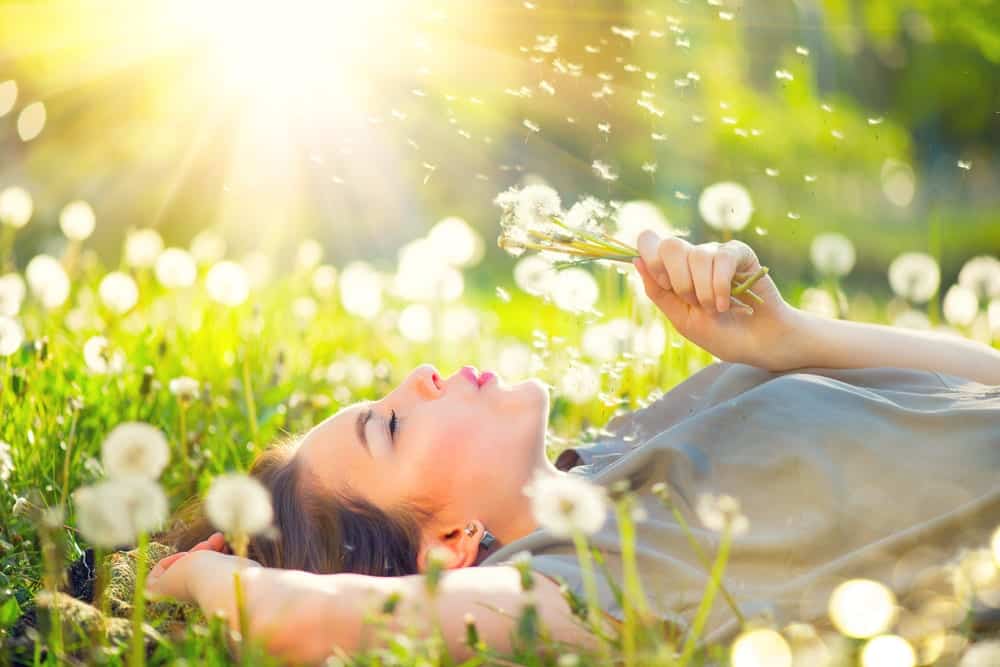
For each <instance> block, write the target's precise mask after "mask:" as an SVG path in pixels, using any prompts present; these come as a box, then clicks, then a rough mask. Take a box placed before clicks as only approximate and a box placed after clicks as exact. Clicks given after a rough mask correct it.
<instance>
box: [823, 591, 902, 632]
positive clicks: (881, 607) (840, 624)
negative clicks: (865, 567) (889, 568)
mask: <svg viewBox="0 0 1000 667" xmlns="http://www.w3.org/2000/svg"><path fill="white" fill-rule="evenodd" d="M827 611H828V613H829V615H830V620H831V621H833V624H834V625H835V626H836V628H837V630H839V631H840V632H841V634H844V635H846V636H848V637H854V638H856V639H867V638H868V637H874V636H875V635H879V634H881V633H883V632H885V631H886V630H888V629H889V628H890V627H891V626H892V624H893V623H894V622H895V620H896V613H897V608H896V596H895V595H894V594H893V592H892V591H891V590H889V589H888V588H886V587H885V585H883V584H881V583H879V582H877V581H873V580H871V579H850V580H848V581H845V582H843V583H842V584H840V585H839V586H837V587H836V588H835V589H834V591H833V593H832V594H831V595H830V600H829V603H828V605H827Z"/></svg>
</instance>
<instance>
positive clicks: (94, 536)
mask: <svg viewBox="0 0 1000 667" xmlns="http://www.w3.org/2000/svg"><path fill="white" fill-rule="evenodd" d="M73 502H74V505H75V507H76V526H77V528H79V529H80V532H81V533H82V534H83V536H84V538H86V539H87V541H89V542H90V543H92V544H94V545H96V546H99V547H103V548H105V549H113V548H115V547H119V546H127V545H132V544H134V543H135V542H136V539H137V538H138V535H139V533H148V532H150V531H155V530H157V529H159V528H160V527H161V526H162V525H163V522H164V521H165V520H166V518H167V509H168V504H167V497H166V495H165V494H164V493H163V489H161V488H160V485H159V484H157V483H156V482H155V481H153V480H151V479H149V478H147V477H134V476H132V477H118V478H113V479H108V480H104V481H102V482H99V483H97V484H95V485H93V486H85V487H82V488H80V489H77V490H76V491H75V492H74V493H73Z"/></svg>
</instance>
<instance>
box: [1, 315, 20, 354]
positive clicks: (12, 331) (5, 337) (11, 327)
mask: <svg viewBox="0 0 1000 667" xmlns="http://www.w3.org/2000/svg"><path fill="white" fill-rule="evenodd" d="M23 343H24V328H23V327H21V323H20V322H18V321H17V320H15V319H14V318H13V317H7V316H6V315H0V357H9V356H10V355H12V354H14V353H15V352H17V351H18V350H19V349H21V345H22V344H23Z"/></svg>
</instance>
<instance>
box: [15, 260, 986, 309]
mask: <svg viewBox="0 0 1000 667" xmlns="http://www.w3.org/2000/svg"><path fill="white" fill-rule="evenodd" d="M0 280H2V279H0ZM958 284H959V285H961V286H963V287H965V288H968V289H970V290H972V291H973V292H975V293H976V295H977V296H979V297H980V298H983V299H991V298H994V297H998V296H1000V259H997V258H996V257H991V256H990V255H979V256H977V257H973V258H972V259H970V260H968V261H967V262H966V263H965V264H963V265H962V269H961V270H960V271H959V272H958ZM0 300H2V299H0Z"/></svg>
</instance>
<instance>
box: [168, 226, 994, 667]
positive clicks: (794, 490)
mask: <svg viewBox="0 0 1000 667" xmlns="http://www.w3.org/2000/svg"><path fill="white" fill-rule="evenodd" d="M639 252H640V255H641V258H639V259H636V260H635V262H634V263H635V266H636V268H637V270H638V271H639V273H640V275H641V276H642V279H643V282H644V285H645V290H646V294H647V295H648V297H649V298H650V299H651V300H652V301H653V302H654V303H655V304H656V305H657V306H658V307H659V308H660V309H661V310H662V311H663V313H664V314H665V315H666V316H667V317H668V318H669V319H670V321H671V322H672V323H673V325H674V326H675V327H676V329H677V330H678V331H679V332H680V333H681V334H683V335H684V336H686V337H687V338H688V339H690V340H691V341H693V342H694V343H696V344H698V345H700V346H702V347H704V348H705V349H707V350H708V351H710V352H712V353H713V354H714V355H716V356H717V357H718V358H720V359H721V360H723V361H722V362H720V363H716V364H713V365H711V366H709V367H707V368H705V369H703V370H701V371H700V372H698V373H696V374H694V375H693V376H692V377H690V378H689V379H687V380H686V381H685V382H682V383H681V384H680V385H678V386H676V387H675V388H673V390H671V391H670V392H669V393H667V394H666V395H664V396H663V397H662V398H661V399H659V400H657V401H656V402H654V403H652V404H650V405H649V406H647V407H645V408H643V409H641V410H638V411H636V412H634V413H630V414H625V415H620V416H618V417H616V418H614V419H613V420H611V422H610V423H609V424H608V425H607V430H608V432H609V433H608V437H606V438H605V439H603V440H601V441H598V442H597V443H595V444H593V445H590V446H585V447H578V448H572V449H568V450H566V451H564V452H562V453H561V454H560V456H559V457H558V460H557V461H556V462H555V463H553V462H551V461H549V460H548V459H547V458H546V456H545V446H544V433H545V430H546V420H547V417H548V408H549V402H548V401H549V399H548V394H547V392H546V389H545V386H544V385H543V384H542V383H541V382H539V381H536V380H527V381H525V382H521V383H518V384H514V385H508V384H506V383H505V382H503V381H502V380H501V379H499V378H497V377H495V376H492V375H490V374H483V375H479V376H478V377H477V376H476V374H475V371H474V370H473V369H463V370H462V371H459V372H458V373H455V374H454V375H452V376H451V377H449V378H441V377H439V375H438V374H437V373H436V371H435V369H434V368H432V367H430V366H420V367H418V368H416V369H415V370H414V371H413V372H412V373H411V374H410V375H409V377H408V378H407V379H406V380H405V381H404V382H403V383H402V384H400V385H399V386H398V387H397V388H396V389H394V390H393V391H392V392H391V393H389V394H388V395H386V396H384V397H383V398H381V399H380V400H377V401H372V402H366V403H362V404H357V405H352V406H349V407H346V408H344V409H342V410H340V411H339V412H338V413H337V414H335V415H333V416H332V417H330V418H329V419H327V420H326V421H324V422H322V423H321V424H319V425H317V426H316V427H315V428H313V429H312V430H311V431H309V432H308V433H307V434H306V435H305V436H304V437H302V438H301V439H299V440H297V441H295V442H293V443H289V444H284V445H280V446H277V447H274V448H272V449H270V450H268V451H267V452H265V453H264V454H262V455H261V457H260V458H259V459H258V461H257V462H256V463H255V464H254V467H253V470H252V474H253V475H255V476H256V477H257V478H259V479H260V480H261V481H262V482H263V483H264V484H265V485H266V486H267V487H268V488H269V489H270V491H271V494H272V498H273V506H274V512H275V523H276V526H277V528H278V530H279V531H280V538H276V539H267V538H256V539H254V540H253V541H252V542H251V545H250V551H249V556H250V557H251V558H252V560H246V559H241V558H237V557H235V556H231V555H227V554H225V553H219V552H220V551H225V547H224V544H223V540H222V536H221V535H219V534H215V535H213V534H212V533H213V531H212V529H211V528H210V527H209V526H208V524H207V523H205V522H204V521H203V520H195V521H193V522H191V521H189V522H187V523H183V524H180V525H179V527H178V528H177V529H176V530H175V531H174V532H173V533H172V535H171V536H170V539H171V540H172V542H173V544H174V546H176V547H177V548H178V549H180V550H182V551H185V552H186V553H183V552H182V553H179V554H175V555H173V556H171V557H168V558H166V559H164V560H163V561H161V562H160V563H159V564H158V565H157V567H156V568H155V569H154V571H153V572H152V573H151V578H150V582H149V589H150V590H151V592H153V593H155V594H161V595H168V596H174V597H177V598H181V599H185V600H193V601H196V602H197V603H198V604H200V605H201V607H202V608H203V609H204V610H206V611H214V610H221V611H223V612H225V613H227V614H228V615H229V618H230V619H231V621H232V623H233V625H234V627H235V626H236V614H235V608H236V606H235V605H236V603H235V599H234V595H233V585H232V581H233V578H232V573H233V572H234V571H236V570H243V572H242V581H243V582H244V585H245V588H246V608H247V613H248V620H249V627H250V630H251V634H252V635H253V636H254V637H257V638H259V639H262V640H264V641H265V642H266V645H267V646H268V648H269V650H271V651H273V652H274V653H276V654H278V655H281V656H284V657H286V658H288V659H292V660H296V661H305V662H315V661H320V660H321V659H322V658H323V657H324V656H326V655H328V654H329V653H330V652H331V651H332V650H333V648H334V647H340V648H341V649H343V650H344V651H346V652H348V653H350V652H353V651H357V650H360V649H363V648H365V646H366V644H365V642H374V641H375V639H373V638H372V637H371V633H367V635H366V634H365V633H363V632H362V625H363V619H364V616H365V614H366V612H367V611H368V610H376V609H380V608H381V606H382V603H383V602H384V601H385V600H386V599H387V598H388V597H389V596H390V594H392V593H394V592H398V593H399V594H401V597H400V601H399V604H398V607H397V608H396V613H395V616H394V620H393V622H392V623H390V625H389V627H390V628H395V629H400V630H402V629H405V628H407V627H409V626H410V623H411V622H414V621H416V622H423V623H425V625H424V626H422V627H423V628H424V629H429V628H430V627H431V625H430V623H431V619H434V618H437V619H438V620H439V622H440V623H441V627H442V630H443V637H444V638H445V640H446V642H447V644H448V648H449V650H450V651H451V654H452V656H453V657H456V658H458V659H461V658H462V657H464V656H468V655H469V653H470V652H469V650H468V649H467V647H466V646H465V636H466V630H465V619H466V616H467V614H472V615H473V616H474V618H475V621H476V625H477V628H478V632H479V636H480V637H481V639H482V640H483V641H485V642H486V644H488V645H489V646H490V647H493V648H495V649H497V650H499V651H505V650H506V649H507V648H508V647H509V646H510V635H511V633H512V630H513V628H514V624H515V622H516V618H517V617H518V615H519V614H520V611H521V609H522V608H523V607H524V605H525V604H526V603H528V602H532V601H533V603H534V604H535V605H536V606H537V609H538V612H539V616H540V618H541V621H542V624H543V626H544V627H546V628H548V630H549V632H550V633H551V637H552V638H554V639H556V640H561V641H564V642H568V643H571V644H576V645H580V646H583V647H585V648H594V647H595V646H596V641H595V639H594V637H593V635H592V634H590V633H589V632H588V631H587V630H586V629H585V628H584V627H583V626H582V624H580V623H579V622H578V620H577V619H576V617H575V616H574V615H573V614H572V613H571V608H570V605H569V603H568V602H567V596H564V595H563V594H562V593H561V591H560V585H559V583H564V584H565V585H566V586H568V588H569V589H570V590H571V591H573V592H575V593H576V594H577V595H578V596H579V597H580V598H585V596H586V591H585V586H584V577H583V576H582V574H581V569H580V565H579V562H578V559H577V555H576V553H577V552H576V550H575V548H574V543H573V541H572V539H571V538H569V537H564V536H562V535H561V534H560V533H559V531H553V530H550V529H549V528H548V527H546V526H543V525H542V523H540V518H539V516H538V515H537V513H536V512H535V511H533V505H532V497H530V496H529V495H528V494H526V493H525V490H526V487H529V491H530V489H531V488H539V487H531V486H530V485H532V484H535V483H537V484H539V485H544V484H545V483H546V482H550V481H553V480H564V479H585V480H587V481H589V482H592V483H593V484H595V485H599V486H600V487H604V488H611V487H612V485H614V483H615V482H616V481H619V480H627V481H628V485H629V486H630V488H631V489H632V490H633V491H634V492H635V493H636V494H637V500H638V502H639V503H640V505H641V507H642V509H641V511H640V519H641V520H640V522H639V523H638V524H637V526H636V552H637V559H638V567H639V575H640V581H641V584H642V588H643V589H644V590H645V592H646V597H647V599H648V602H649V606H650V609H651V611H652V612H653V614H654V615H655V616H656V617H657V618H659V619H662V620H664V621H667V622H668V623H670V624H672V625H673V626H674V627H676V628H679V629H680V630H685V629H687V628H688V627H689V625H690V624H691V621H692V618H693V616H694V615H695V610H696V608H697V606H698V604H699V601H700V600H701V597H702V595H703V592H704V590H705V584H706V581H707V579H708V574H707V572H706V569H705V567H704V566H703V563H702V560H701V559H699V558H698V556H697V555H696V553H695V552H694V551H692V548H691V545H690V543H689V542H688V539H687V535H686V533H685V531H684V530H683V529H682V526H681V525H680V524H679V523H678V521H677V520H676V518H675V515H674V514H673V513H672V512H671V511H670V510H668V509H667V508H666V506H665V505H664V504H663V503H661V502H659V499H658V498H657V497H656V496H657V492H658V491H659V490H660V489H662V488H663V483H665V484H666V488H667V489H668V491H669V494H670V497H671V498H672V502H673V503H674V505H675V507H676V509H677V510H678V511H679V512H680V514H681V516H682V517H683V518H684V519H685V520H686V523H687V524H689V526H690V531H691V532H692V533H693V534H694V536H695V537H696V538H697V539H698V541H699V542H701V543H702V544H705V543H708V544H716V543H717V542H718V539H719V536H718V535H717V534H716V533H715V532H713V530H712V528H717V526H714V525H713V523H714V521H713V516H712V508H711V507H710V506H709V507H707V509H706V507H704V506H703V507H699V505H700V504H703V503H702V502H701V501H703V500H704V499H706V498H711V497H713V496H715V497H717V496H718V495H719V494H728V495H731V496H734V497H736V498H737V499H739V501H741V503H742V511H743V513H744V514H745V515H746V517H747V518H748V519H749V530H748V531H746V532H745V533H743V534H735V535H734V537H733V541H732V545H731V551H730V554H729V561H728V565H727V568H726V574H725V577H724V584H725V587H726V594H727V596H729V600H728V601H727V602H728V603H727V604H715V605H714V607H713V608H712V611H711V613H710V615H709V616H708V617H707V619H706V623H705V626H704V630H705V632H704V637H705V638H706V639H707V640H708V641H722V640H725V639H727V638H730V637H731V636H732V635H733V634H734V633H735V632H736V631H737V630H738V629H739V626H740V623H741V618H742V619H746V618H749V617H752V616H757V615H766V616H770V617H771V618H772V619H773V620H774V622H775V623H777V624H778V625H779V626H780V625H783V624H785V623H787V622H790V621H794V620H802V621H817V622H820V621H822V619H823V618H824V617H825V616H826V604H827V600H828V597H829V594H830V591H831V590H832V589H833V588H834V587H835V586H836V585H837V584H838V583H840V582H842V581H844V580H846V579H849V578H854V577H862V576H863V577H868V578H873V579H877V580H879V581H882V582H884V583H886V584H887V585H890V586H891V587H892V588H893V589H895V590H896V591H897V593H901V594H903V593H905V592H906V591H908V590H910V589H912V588H913V587H914V586H915V585H916V583H915V582H916V580H917V576H918V575H920V573H921V571H922V568H924V567H926V566H927V565H928V564H933V563H935V562H943V561H945V560H946V559H947V558H949V557H950V556H952V555H953V554H954V552H955V551H956V550H957V549H958V548H960V547H962V546H970V547H981V546H983V545H984V544H986V543H987V542H988V541H989V537H990V534H991V532H992V531H993V530H994V529H995V528H996V527H997V525H998V524H1000V484H998V482H997V480H998V479H1000V391H998V389H997V387H996V385H1000V352H997V351H995V350H993V349H990V348H988V347H986V346H983V345H981V344H978V343H974V342H970V341H966V340H963V339H958V338H955V337H948V336H945V335H940V334H929V333H921V332H915V331H908V330H899V329H893V328H889V327H885V326H880V325H874V324H860V323H854V322H846V321H834V320H829V319H821V318H818V317H816V316H813V315H810V314H808V313H805V312H803V311H800V310H797V309H795V308H793V307H791V306H789V305H788V304H787V303H786V302H785V301H784V300H783V299H782V297H781V295H780V294H779V292H778V290H777V288H776V287H775V285H774V282H773V281H772V280H771V278H770V277H769V276H764V278H763V279H762V280H760V281H759V282H758V283H757V284H756V285H755V287H754V289H755V291H756V292H757V293H758V294H759V295H760V296H761V297H762V298H763V303H762V304H759V305H756V307H755V312H754V313H753V314H752V315H750V314H746V313H742V312H738V311H737V310H736V309H734V308H731V307H730V299H729V296H730V295H729V290H730V289H731V282H732V279H733V277H734V274H736V273H737V272H741V273H742V272H753V271H756V270H757V269H758V268H759V267H760V264H759V262H758V259H757V257H756V256H755V254H754V252H753V250H752V249H751V248H750V247H749V246H747V245H746V244H744V243H742V242H739V241H730V242H727V243H724V244H721V245H720V244H718V243H705V244H701V245H691V244H689V243H688V242H686V241H685V240H683V239H680V238H668V239H659V238H657V237H656V235H655V234H653V233H651V232H643V234H642V235H641V236H640V238H639ZM658 483H660V486H659V488H657V487H656V485H657V484H658ZM654 489H655V490H656V491H657V492H654ZM699 509H700V510H702V511H698V510H699ZM192 516H193V515H192ZM590 543H591V544H592V545H594V546H596V547H597V549H598V550H599V552H600V553H601V554H603V555H604V557H605V561H606V565H607V571H608V573H609V574H610V575H611V577H612V578H613V580H614V581H615V582H616V583H617V585H618V586H621V585H622V565H621V563H622V560H621V550H622V547H621V542H620V537H619V526H618V522H617V520H616V517H615V515H613V514H609V515H608V517H607V520H606V521H604V522H603V525H601V526H600V527H599V529H598V530H597V531H596V532H595V533H594V534H593V535H591V536H590ZM434 549H443V550H444V551H443V552H440V551H438V552H436V553H446V554H447V555H448V560H449V562H448V564H447V565H446V567H447V568H448V570H447V571H446V573H445V574H444V575H443V577H442V578H441V580H440V586H439V589H438V591H437V594H436V596H434V597H433V598H431V597H430V596H429V594H428V592H427V589H426V588H425V583H424V580H423V577H422V576H421V575H420V573H422V572H425V571H426V570H427V567H428V562H429V556H430V554H431V553H432V550H434ZM522 551H528V552H530V556H529V560H528V563H529V564H530V568H531V571H533V572H534V573H536V574H537V575H538V576H535V577H534V587H533V589H532V590H530V591H527V592H526V591H523V590H522V585H521V578H520V573H519V570H518V569H517V568H516V567H515V566H514V565H513V563H515V562H518V561H517V559H515V555H517V554H519V553H520V552H522ZM522 562H523V561H522ZM260 566H263V567H260ZM597 579H598V582H597V584H598V590H597V597H598V599H599V601H600V604H601V607H602V611H603V613H604V619H603V621H602V622H603V623H604V628H603V629H602V630H603V631H604V632H608V633H614V632H615V631H616V629H617V628H618V626H619V622H620V621H621V620H622V618H623V614H622V609H621V606H620V605H619V604H618V601H617V599H616V597H615V595H614V593H613V590H612V588H611V587H609V585H608V582H607V581H606V580H605V578H604V577H603V576H600V575H599V576H598V577H597ZM496 609H499V610H501V611H500V612H498V611H496ZM501 612H502V613H501ZM417 627H421V626H419V625H418V626H417ZM367 645H371V644H370V643H369V644H367Z"/></svg>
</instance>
